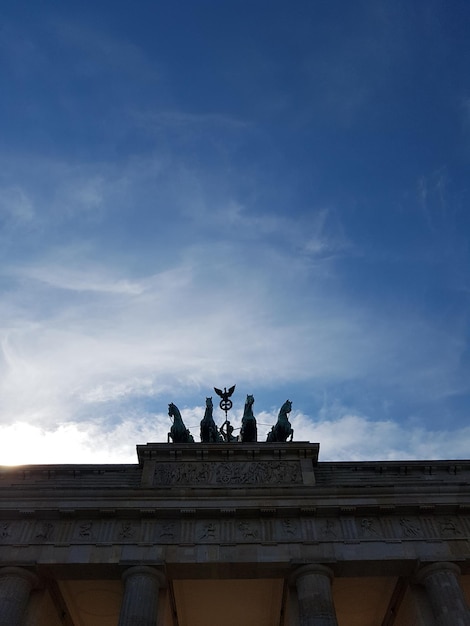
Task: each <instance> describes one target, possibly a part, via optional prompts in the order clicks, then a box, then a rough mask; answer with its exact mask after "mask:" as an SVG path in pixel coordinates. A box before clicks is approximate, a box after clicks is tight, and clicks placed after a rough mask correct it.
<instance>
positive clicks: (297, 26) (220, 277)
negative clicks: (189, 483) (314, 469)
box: [0, 0, 470, 463]
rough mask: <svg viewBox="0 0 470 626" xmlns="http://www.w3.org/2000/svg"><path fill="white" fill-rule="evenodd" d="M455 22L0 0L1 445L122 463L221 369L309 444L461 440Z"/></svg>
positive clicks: (189, 414) (367, 452)
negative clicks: (287, 415)
mask: <svg viewBox="0 0 470 626" xmlns="http://www.w3.org/2000/svg"><path fill="white" fill-rule="evenodd" d="M469 32H470V6H469V4H468V2H466V1H464V0H453V2H447V1H444V0H427V1H426V2H417V1H416V2H414V1H410V0H406V1H405V0H368V1H367V0H356V1H355V2H350V1H346V0H343V1H340V0H329V1H328V2H326V1H325V2H323V1H316V2H312V1H310V0H309V1H304V0H300V1H296V2H290V3H287V2H279V1H276V0H271V1H270V2H267V1H261V0H250V1H249V2H248V1H245V0H237V1H234V0H211V1H209V0H197V1H196V0H191V1H189V0H182V1H180V2H177V3H169V2H156V1H152V2H150V1H146V0H141V1H140V2H139V3H137V4H136V3H131V2H129V1H128V0H126V1H118V0H114V1H113V2H110V1H109V2H108V1H105V0H94V2H82V3H72V2H69V1H64V2H53V1H52V0H43V1H40V0H38V1H37V2H34V3H32V2H24V1H18V0H16V1H15V2H13V1H8V0H6V1H4V2H3V3H2V8H1V26H0V80H1V85H0V93H1V94H2V95H1V98H0V243H1V246H0V251H1V256H2V263H1V270H0V289H1V299H0V322H1V323H0V330H1V348H2V352H1V355H0V457H1V458H0V462H3V463H24V462H42V463H48V462H51V463H52V462H135V460H136V456H135V445H136V444H139V443H146V442H148V441H165V440H166V433H167V432H168V429H169V427H170V421H169V418H168V416H167V406H168V403H169V402H175V403H176V404H177V405H178V406H179V408H180V410H181V412H182V414H183V418H184V419H185V422H186V425H187V426H189V427H190V428H191V430H192V432H193V434H194V435H195V436H196V439H197V438H198V433H199V421H200V419H201V418H202V415H203V412H204V409H203V406H204V400H205V397H206V396H207V395H214V398H215V394H213V391H212V388H213V386H217V387H224V386H226V387H229V386H231V385H233V384H236V385H237V389H236V392H235V395H234V398H233V399H234V409H233V411H232V413H233V415H232V421H233V423H234V424H235V425H238V424H239V420H240V416H241V411H242V409H243V403H244V398H245V397H246V394H248V393H252V394H254V396H255V405H254V409H255V415H256V416H257V419H258V422H259V434H260V439H261V440H264V437H265V435H266V432H267V431H268V430H269V428H270V425H271V424H272V423H273V422H274V421H275V419H276V415H277V412H278V410H279V407H280V406H281V405H282V404H283V402H284V401H285V400H286V399H287V398H289V399H291V400H292V402H293V411H292V413H291V422H292V425H293V427H294V430H295V438H296V439H297V440H300V439H301V440H310V441H319V442H320V446H321V447H320V458H321V459H322V460H331V459H337V460H349V459H395V458H396V459H399V458H466V457H468V454H469V452H468V451H469V448H470V425H469V423H468V412H469V401H470V352H469V315H470V273H469V261H470V249H469V243H470V239H469V235H470V217H469V200H470V183H469V175H468V174H469V165H470V41H469V38H468V33H469ZM215 416H216V421H218V422H219V423H221V422H222V421H223V420H222V417H223V414H222V413H218V412H216V415H215Z"/></svg>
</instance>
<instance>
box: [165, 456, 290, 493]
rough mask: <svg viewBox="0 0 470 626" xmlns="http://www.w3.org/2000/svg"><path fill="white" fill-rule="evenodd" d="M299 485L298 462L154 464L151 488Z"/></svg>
mask: <svg viewBox="0 0 470 626" xmlns="http://www.w3.org/2000/svg"><path fill="white" fill-rule="evenodd" d="M295 483H302V474H301V467H300V462H299V461H249V462H240V461H237V462H228V461H227V462H223V461H220V462H213V463H200V462H191V461H188V462H181V463H157V464H156V467H155V478H154V486H155V487H158V486H166V485H178V484H180V485H203V486H204V485H221V486H223V485H253V486H255V485H290V484H295Z"/></svg>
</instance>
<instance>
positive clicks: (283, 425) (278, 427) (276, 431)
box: [266, 400, 294, 441]
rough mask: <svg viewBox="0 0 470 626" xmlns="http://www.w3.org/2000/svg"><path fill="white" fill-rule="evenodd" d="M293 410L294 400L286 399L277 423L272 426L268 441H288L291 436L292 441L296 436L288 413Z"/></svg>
mask: <svg viewBox="0 0 470 626" xmlns="http://www.w3.org/2000/svg"><path fill="white" fill-rule="evenodd" d="M291 411H292V402H291V401H290V400H286V401H285V402H284V404H283V405H282V406H281V410H280V411H279V415H278V418H277V422H276V424H275V425H274V426H273V427H272V428H271V431H270V432H269V433H268V436H267V438H266V441H287V438H288V437H289V436H290V441H292V438H293V437H294V430H293V428H292V426H291V423H290V422H289V419H288V417H287V415H288V413H290V412H291Z"/></svg>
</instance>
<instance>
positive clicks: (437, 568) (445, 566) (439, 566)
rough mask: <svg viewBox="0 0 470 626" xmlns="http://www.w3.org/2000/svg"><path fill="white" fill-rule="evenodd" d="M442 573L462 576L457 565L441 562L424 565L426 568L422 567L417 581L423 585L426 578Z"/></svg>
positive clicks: (416, 576) (416, 577) (417, 575)
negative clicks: (446, 572)
mask: <svg viewBox="0 0 470 626" xmlns="http://www.w3.org/2000/svg"><path fill="white" fill-rule="evenodd" d="M442 571H448V572H452V573H454V574H455V575H456V576H460V574H461V570H460V567H459V566H458V565H457V564H456V563H452V562H451V561H440V562H437V563H430V564H429V565H424V567H422V568H421V569H420V570H419V571H418V572H417V574H416V575H415V581H416V582H417V583H423V582H424V580H425V578H427V577H428V576H431V575H432V574H435V573H437V572H442Z"/></svg>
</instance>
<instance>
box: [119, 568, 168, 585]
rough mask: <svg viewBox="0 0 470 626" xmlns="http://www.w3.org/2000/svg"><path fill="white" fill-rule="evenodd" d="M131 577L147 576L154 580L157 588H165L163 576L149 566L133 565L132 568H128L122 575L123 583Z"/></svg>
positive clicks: (159, 571) (159, 570) (160, 572)
mask: <svg viewBox="0 0 470 626" xmlns="http://www.w3.org/2000/svg"><path fill="white" fill-rule="evenodd" d="M131 576H149V577H151V578H154V579H155V580H156V582H157V583H158V585H159V587H165V586H166V576H165V574H164V573H163V572H162V571H161V569H157V568H156V567H151V566H150V565H133V566H132V567H129V568H128V569H126V570H125V571H124V572H123V574H122V580H123V582H124V583H125V582H126V580H127V579H128V578H129V577H131Z"/></svg>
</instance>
